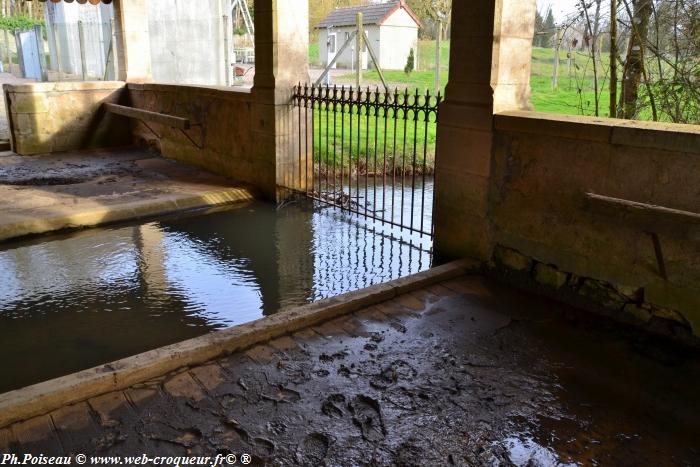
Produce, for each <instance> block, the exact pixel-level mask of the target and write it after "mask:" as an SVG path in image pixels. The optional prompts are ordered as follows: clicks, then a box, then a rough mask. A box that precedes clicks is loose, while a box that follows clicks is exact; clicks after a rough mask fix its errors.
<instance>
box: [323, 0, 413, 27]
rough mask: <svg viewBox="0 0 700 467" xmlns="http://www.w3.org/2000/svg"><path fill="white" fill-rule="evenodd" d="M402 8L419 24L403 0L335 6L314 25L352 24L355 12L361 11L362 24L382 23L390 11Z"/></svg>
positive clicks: (355, 15) (355, 16) (355, 18)
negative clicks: (345, 6) (335, 7)
mask: <svg viewBox="0 0 700 467" xmlns="http://www.w3.org/2000/svg"><path fill="white" fill-rule="evenodd" d="M399 8H403V9H405V10H406V12H407V13H408V14H409V15H411V17H412V18H413V20H414V21H415V22H416V25H418V26H419V27H420V26H421V23H420V20H419V19H418V17H417V16H416V14H415V13H414V12H413V11H412V10H411V8H409V6H408V5H406V4H405V3H403V1H396V2H387V3H378V4H376V5H363V6H353V7H348V8H337V9H335V10H333V11H331V12H330V13H329V14H328V16H326V17H325V18H324V19H323V21H321V22H320V23H318V24H317V25H316V29H324V28H329V27H339V26H354V25H355V24H356V22H357V14H358V13H362V17H363V20H362V22H363V23H364V24H382V23H383V22H384V21H385V20H386V19H387V18H388V17H389V16H391V14H392V13H394V12H395V11H396V10H398V9H399Z"/></svg>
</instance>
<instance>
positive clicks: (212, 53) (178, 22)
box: [148, 0, 232, 85]
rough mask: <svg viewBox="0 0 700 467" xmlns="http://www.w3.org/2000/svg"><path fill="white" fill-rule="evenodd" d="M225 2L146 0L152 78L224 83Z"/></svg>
mask: <svg viewBox="0 0 700 467" xmlns="http://www.w3.org/2000/svg"><path fill="white" fill-rule="evenodd" d="M229 4H230V2H228V1H226V0H197V1H196V2H193V1H192V0H150V1H149V2H148V13H149V21H148V27H149V31H150V40H151V51H150V53H151V67H152V73H153V81H156V82H162V83H181V84H201V85H225V84H226V73H227V72H230V70H228V69H227V68H228V66H227V64H225V55H224V23H223V15H224V14H226V15H227V16H229V17H230V11H226V10H225V8H224V5H229ZM229 21H230V19H229ZM229 24H230V23H229ZM229 42H230V41H229ZM229 61H232V57H229Z"/></svg>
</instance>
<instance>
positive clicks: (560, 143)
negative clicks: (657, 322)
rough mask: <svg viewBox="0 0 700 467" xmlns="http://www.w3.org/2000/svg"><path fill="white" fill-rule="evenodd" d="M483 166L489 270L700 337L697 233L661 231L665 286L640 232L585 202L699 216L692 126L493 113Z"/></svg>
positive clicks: (699, 135)
mask: <svg viewBox="0 0 700 467" xmlns="http://www.w3.org/2000/svg"><path fill="white" fill-rule="evenodd" d="M490 170H491V177H490V187H489V209H488V212H489V218H490V222H491V228H490V237H491V238H490V245H491V252H492V254H493V256H492V260H493V261H492V265H494V266H496V267H502V266H504V265H505V266H506V268H507V269H510V270H515V271H521V272H523V273H526V275H528V276H529V277H531V278H532V279H533V281H534V282H536V283H539V284H540V285H543V286H545V287H546V288H549V289H550V291H555V290H559V291H560V292H562V293H563V294H564V295H567V294H568V295H570V294H571V292H576V293H577V294H579V295H583V296H586V297H587V298H588V299H590V301H592V302H595V303H597V304H598V305H601V306H602V307H603V308H605V309H608V310H610V311H612V312H619V313H625V314H626V315H627V317H630V316H632V317H634V318H636V319H637V320H641V321H644V322H648V321H650V320H651V319H652V318H653V317H657V318H663V319H670V320H673V321H676V322H677V323H679V324H681V325H684V326H685V327H686V328H688V329H689V330H691V329H692V332H693V334H695V335H696V336H700V231H698V232H695V234H692V230H691V233H690V234H688V232H689V229H688V228H687V227H688V225H681V224H682V222H681V224H678V226H677V229H676V230H675V231H674V229H670V230H669V229H664V232H663V233H662V234H661V235H660V236H659V237H660V243H661V246H662V250H663V255H664V258H665V263H666V268H667V270H668V271H667V276H668V280H665V279H664V278H663V277H662V275H661V273H660V271H659V267H658V264H657V258H656V255H655V250H654V245H653V242H652V239H651V235H650V234H649V233H648V232H646V231H645V230H648V226H643V225H640V224H639V223H638V222H635V220H634V219H633V218H630V217H625V216H623V215H622V214H623V213H622V212H620V215H619V216H616V215H614V209H613V215H612V216H610V215H604V214H602V213H600V212H598V211H596V210H593V209H591V208H590V205H589V204H588V203H587V201H586V196H585V195H586V193H588V192H592V193H596V194H599V195H605V196H610V197H614V198H619V199H624V200H630V201H635V202H640V203H647V204H652V205H658V206H663V207H667V208H672V209H677V210H682V211H688V212H693V213H700V127H698V126H692V125H670V124H660V123H650V122H644V123H642V122H631V121H618V120H610V119H602V118H601V119H595V118H589V117H570V116H556V115H550V114H536V113H529V112H508V113H502V114H497V115H496V116H495V134H494V149H493V157H492V161H491V169H490ZM661 223H662V222H661V219H659V224H661ZM504 258H505V259H504Z"/></svg>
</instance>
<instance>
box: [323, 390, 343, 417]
mask: <svg viewBox="0 0 700 467" xmlns="http://www.w3.org/2000/svg"><path fill="white" fill-rule="evenodd" d="M343 405H345V396H344V395H342V394H331V395H330V396H328V397H327V398H326V400H325V401H323V404H321V412H323V414H324V415H327V416H328V417H331V418H342V416H343V415H344V413H345V412H344V411H343Z"/></svg>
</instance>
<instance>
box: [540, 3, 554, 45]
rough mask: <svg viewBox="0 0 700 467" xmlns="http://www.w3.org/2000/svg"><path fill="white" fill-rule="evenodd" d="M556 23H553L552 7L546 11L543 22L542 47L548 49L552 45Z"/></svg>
mask: <svg viewBox="0 0 700 467" xmlns="http://www.w3.org/2000/svg"><path fill="white" fill-rule="evenodd" d="M556 31H557V23H556V21H554V13H552V7H550V8H549V9H548V10H547V17H546V19H545V20H544V27H543V28H542V32H543V33H544V34H543V35H542V38H543V39H542V40H543V46H544V47H550V46H551V45H552V44H553V43H554V38H555V37H556Z"/></svg>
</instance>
